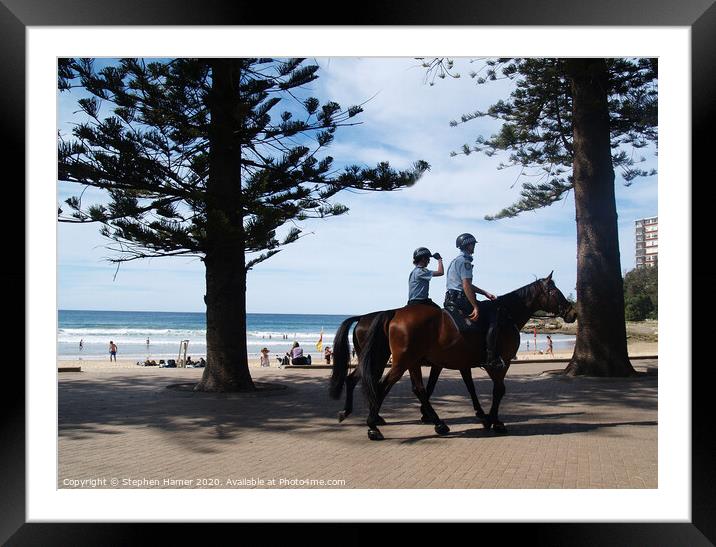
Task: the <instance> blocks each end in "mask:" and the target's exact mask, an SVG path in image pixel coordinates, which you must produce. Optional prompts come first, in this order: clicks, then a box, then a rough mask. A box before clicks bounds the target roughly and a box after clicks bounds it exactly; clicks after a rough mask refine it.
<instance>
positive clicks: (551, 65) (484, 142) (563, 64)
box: [422, 58, 658, 220]
mask: <svg viewBox="0 0 716 547" xmlns="http://www.w3.org/2000/svg"><path fill="white" fill-rule="evenodd" d="M606 64H607V71H608V89H607V96H608V104H609V119H610V138H611V147H612V162H613V164H614V166H615V167H616V168H620V169H621V174H622V177H623V178H624V180H625V181H626V182H625V184H626V185H629V184H631V182H632V181H633V180H634V179H635V178H636V177H640V176H649V175H653V174H655V171H653V170H649V171H647V170H644V169H641V168H639V165H638V164H639V163H641V162H643V161H645V159H644V158H643V157H641V156H638V157H635V155H634V153H633V152H634V150H636V149H640V148H643V147H645V146H646V145H647V144H648V143H650V142H656V140H657V77H658V74H657V60H656V59H621V58H620V59H606ZM422 66H423V67H425V68H426V69H427V72H428V77H429V76H430V75H432V76H433V80H432V81H433V82H434V77H435V75H437V76H438V77H444V75H452V74H451V69H452V67H453V64H452V62H451V61H450V60H448V59H434V60H432V61H429V62H423V64H422ZM441 74H442V75H443V76H441ZM470 76H471V77H472V78H473V79H475V81H476V82H477V84H478V85H484V84H486V83H487V82H490V81H495V80H501V79H509V80H512V81H513V82H514V84H515V89H514V91H513V92H512V93H511V95H510V97H509V99H507V100H499V101H497V102H496V103H495V104H493V105H491V106H489V107H488V108H487V109H486V110H476V111H474V112H471V113H467V114H463V115H462V116H461V118H460V120H459V121H458V120H453V121H451V122H450V125H451V126H453V127H454V126H457V125H460V124H463V123H467V122H469V121H471V120H475V119H479V118H485V117H487V118H492V119H495V120H499V121H501V122H502V125H501V128H500V130H499V131H498V132H497V133H496V134H494V135H492V136H490V137H489V138H488V137H484V136H479V137H477V139H476V140H475V142H474V143H473V144H465V145H463V146H462V148H461V149H460V150H458V151H454V152H452V153H451V155H452V156H456V155H461V154H462V155H469V154H471V153H473V152H481V153H483V154H485V155H486V156H488V157H489V156H493V155H495V154H497V153H499V152H504V153H506V154H507V158H508V161H507V162H505V163H502V164H501V165H500V168H501V169H504V168H507V167H519V168H520V178H523V177H525V178H526V180H529V181H531V182H523V183H522V188H521V192H520V196H521V197H520V199H519V200H518V201H517V202H516V203H514V204H513V205H511V206H510V207H507V208H505V209H503V210H502V211H500V212H499V213H497V214H496V215H488V216H486V217H485V218H486V219H487V220H495V219H500V218H509V217H514V216H517V215H519V214H520V213H522V212H525V211H533V210H535V209H538V208H541V207H546V206H549V205H551V204H553V203H555V202H556V201H559V200H561V199H563V198H564V197H565V195H566V193H567V192H569V191H570V190H571V189H572V187H573V182H572V162H573V155H574V150H573V147H572V88H571V80H570V76H569V71H568V65H567V59H555V58H552V59H544V58H530V59H522V58H512V59H510V58H506V59H488V60H487V61H484V65H483V67H482V68H481V69H480V70H479V71H472V72H471V74H470ZM453 77H454V76H453Z"/></svg>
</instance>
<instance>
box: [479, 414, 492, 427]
mask: <svg viewBox="0 0 716 547" xmlns="http://www.w3.org/2000/svg"><path fill="white" fill-rule="evenodd" d="M481 421H482V427H484V428H485V429H492V420H490V418H488V417H485V418H481Z"/></svg>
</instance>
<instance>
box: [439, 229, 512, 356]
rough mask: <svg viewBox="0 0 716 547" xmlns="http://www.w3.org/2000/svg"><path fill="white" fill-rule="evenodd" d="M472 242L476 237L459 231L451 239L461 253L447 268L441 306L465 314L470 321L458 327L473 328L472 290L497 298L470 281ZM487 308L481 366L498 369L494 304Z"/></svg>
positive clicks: (476, 310)
mask: <svg viewBox="0 0 716 547" xmlns="http://www.w3.org/2000/svg"><path fill="white" fill-rule="evenodd" d="M475 243H477V239H475V236H473V235H472V234H460V235H459V236H458V237H457V240H456V241H455V246H456V247H457V248H458V249H460V251H461V253H460V254H459V255H458V256H457V257H455V258H454V259H453V261H452V262H451V263H450V266H448V271H447V279H446V285H447V292H446V293H445V303H444V306H445V309H447V310H449V311H452V312H455V311H457V312H458V314H459V315H467V319H469V320H470V322H472V323H471V324H470V325H469V326H468V327H466V328H462V327H458V328H460V330H461V331H462V330H468V329H470V328H474V325H475V323H474V321H476V320H477V318H478V316H479V313H480V311H479V306H478V303H477V297H476V296H475V295H476V293H477V294H482V295H484V296H486V297H487V298H489V299H490V300H495V299H496V298H497V297H496V296H495V295H494V294H491V293H489V292H487V291H484V290H482V289H480V288H479V287H476V286H475V285H473V284H472V255H473V253H474V252H475ZM490 308H491V309H490V312H489V314H488V317H487V320H488V321H489V329H488V331H487V362H486V364H485V366H487V367H493V368H496V369H499V368H502V367H504V366H505V363H504V361H503V360H502V358H501V357H500V356H499V354H498V352H497V351H495V350H496V348H495V346H496V343H497V339H498V332H497V331H498V328H499V321H498V309H497V306H490Z"/></svg>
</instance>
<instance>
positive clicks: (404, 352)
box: [358, 273, 577, 440]
mask: <svg viewBox="0 0 716 547" xmlns="http://www.w3.org/2000/svg"><path fill="white" fill-rule="evenodd" d="M490 306H500V307H501V309H502V310H503V311H504V312H505V313H506V314H507V315H508V317H509V318H510V321H511V322H512V323H514V325H515V326H516V327H517V328H516V329H501V333H500V337H499V340H498V342H497V350H498V352H499V354H500V356H501V357H502V359H503V360H504V361H505V363H506V365H507V366H506V367H504V368H503V369H499V370H495V369H488V374H489V375H490V378H492V381H493V390H492V406H491V408H490V412H489V414H488V415H484V413H482V412H481V409H479V403H478V407H477V408H478V409H479V410H480V412H478V416H480V414H483V423H485V425H486V427H489V426H492V427H494V428H495V429H496V430H499V431H504V430H505V427H504V424H503V423H502V422H501V421H500V420H499V418H498V409H499V405H500V401H501V399H502V397H503V396H504V394H505V384H504V378H505V375H506V373H507V370H508V369H509V365H510V362H511V361H512V360H513V359H514V357H515V355H516V354H517V350H518V348H519V345H520V337H519V330H520V329H521V328H522V327H524V325H525V324H526V323H527V320H528V319H529V318H530V317H531V316H532V315H533V314H534V312H536V311H538V310H543V311H547V312H551V313H556V314H558V315H560V316H562V317H564V320H565V321H567V322H569V323H571V322H574V321H575V320H576V318H577V314H576V311H575V310H574V308H573V306H572V305H571V304H570V303H569V302H568V301H567V299H566V298H565V297H564V295H563V294H562V292H561V291H560V290H559V289H558V288H557V287H556V286H555V284H554V282H553V281H552V274H551V273H550V274H549V276H547V277H546V278H544V279H538V280H537V281H535V282H534V283H530V284H529V285H525V286H524V287H522V288H520V289H517V290H515V291H512V292H511V293H508V294H505V295H502V296H500V297H499V298H497V300H494V301H486V302H481V303H480V308H481V310H480V311H481V313H480V316H481V317H482V318H483V320H482V323H483V324H482V325H480V320H479V319H478V329H475V330H474V331H469V332H465V333H460V332H459V330H458V328H457V326H456V325H455V322H454V320H453V319H452V317H451V316H450V314H448V313H447V312H445V311H444V310H440V309H438V308H436V307H433V306H424V305H417V306H406V307H404V308H400V309H397V310H389V311H386V312H380V313H378V314H376V315H375V316H374V318H373V321H372V322H371V325H370V327H369V329H368V332H367V336H366V338H365V342H364V343H363V344H362V348H361V355H360V360H359V365H358V373H359V374H360V376H361V378H362V379H363V382H362V384H363V389H364V392H365V396H366V400H367V401H368V406H369V416H368V420H367V423H368V437H369V438H370V439H371V440H380V439H383V435H382V433H381V432H380V430H379V429H378V425H382V424H383V423H384V422H383V420H382V419H380V416H379V414H378V412H379V410H380V407H381V405H382V403H383V400H384V399H385V397H386V396H387V394H388V392H389V391H390V388H391V387H392V386H393V385H394V384H395V383H396V382H397V381H398V380H400V378H401V377H402V376H403V374H404V373H405V371H406V370H407V371H409V373H410V378H411V380H412V383H413V392H414V393H415V395H416V396H417V398H418V400H419V401H420V404H421V409H422V410H423V413H424V414H425V416H426V417H427V420H428V421H429V422H430V423H433V424H434V426H435V431H436V432H437V433H438V434H440V435H442V434H445V433H448V432H449V431H450V429H449V428H448V426H447V425H446V424H445V422H443V421H442V420H441V419H440V418H439V416H438V415H437V413H436V412H435V409H434V408H433V407H432V405H431V404H430V401H429V396H428V393H427V390H426V389H425V387H424V386H423V378H422V371H421V369H420V366H421V363H430V364H431V365H433V366H436V367H439V368H440V369H442V368H449V369H452V370H459V371H460V372H461V373H462V372H463V371H467V373H468V374H469V371H470V369H471V368H472V367H475V366H478V365H477V363H484V362H485V343H484V338H485V337H484V332H485V329H486V327H487V325H486V324H485V323H486V320H485V319H484V318H485V317H487V316H488V314H489V311H490V310H489V307H490ZM386 352H387V355H386ZM390 354H392V355H393V363H392V365H391V367H390V369H389V370H388V372H387V373H386V375H385V377H384V378H383V379H382V380H379V378H380V375H381V374H382V371H383V369H384V367H385V363H386V361H387V359H388V356H389V355H390ZM464 377H465V375H464V374H463V378H464ZM470 384H471V385H472V390H474V385H473V384H472V382H470ZM468 389H470V387H468ZM472 390H471V395H472ZM475 399H476V397H475Z"/></svg>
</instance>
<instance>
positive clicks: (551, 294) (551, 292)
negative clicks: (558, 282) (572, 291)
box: [542, 284, 571, 317]
mask: <svg viewBox="0 0 716 547" xmlns="http://www.w3.org/2000/svg"><path fill="white" fill-rule="evenodd" d="M542 287H544V284H543V285H542ZM558 291H559V289H557V287H549V286H547V289H546V292H547V298H548V301H550V303H552V301H554V300H557V302H559V300H558V299H557V292H558ZM570 307H571V304H570V303H569V301H568V300H567V299H566V298H565V300H564V304H559V303H558V304H557V315H555V317H564V316H565V315H566V313H567V311H568V310H569V308H570Z"/></svg>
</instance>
